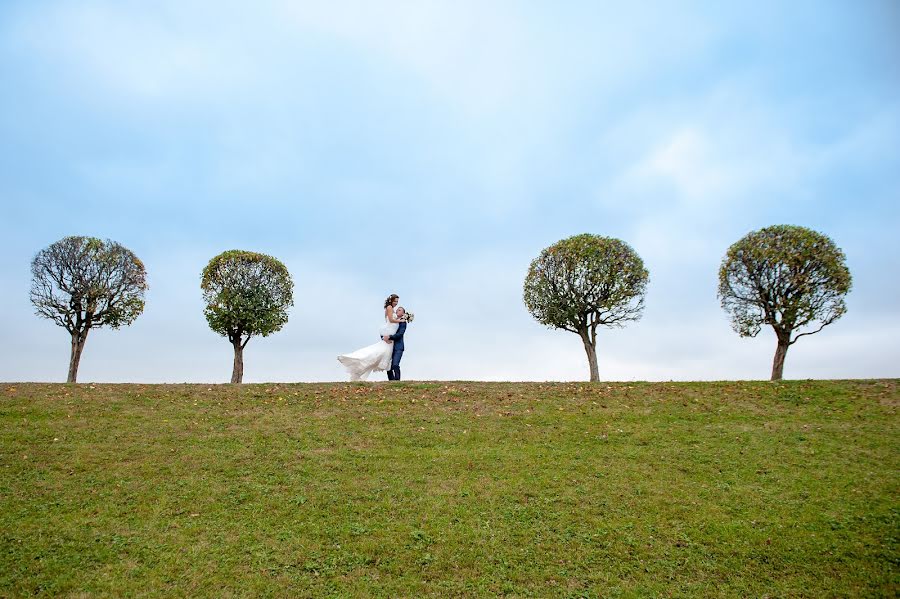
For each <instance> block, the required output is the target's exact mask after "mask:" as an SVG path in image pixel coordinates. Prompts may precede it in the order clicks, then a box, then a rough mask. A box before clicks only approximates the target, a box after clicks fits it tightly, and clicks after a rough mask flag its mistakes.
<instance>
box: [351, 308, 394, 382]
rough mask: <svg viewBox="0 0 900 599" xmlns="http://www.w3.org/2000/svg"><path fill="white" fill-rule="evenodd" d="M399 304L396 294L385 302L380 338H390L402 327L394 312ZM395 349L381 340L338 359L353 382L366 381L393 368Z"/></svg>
mask: <svg viewBox="0 0 900 599" xmlns="http://www.w3.org/2000/svg"><path fill="white" fill-rule="evenodd" d="M399 303H400V296H399V295H397V294H396V293H392V294H391V295H390V296H389V297H388V298H387V299H386V300H385V301H384V326H382V327H381V329H379V331H378V334H379V336H381V337H383V336H389V335H393V334H394V333H396V332H397V327H399V326H400V319H398V318H397V314H396V313H395V312H394V310H395V309H396V308H397V304H399ZM393 349H394V344H393V342H392V341H382V340H379V341H378V343H373V344H372V345H367V346H366V347H364V348H362V349H358V350H356V351H355V352H353V353H349V354H341V355H340V356H338V357H337V359H338V361H340V363H341V364H343V365H344V368H346V369H347V372H349V373H350V380H351V381H364V380H366V379H368V378H369V375H370V374H371V373H372V371H375V370H377V371H379V372H380V371H384V370H387V369H388V368H390V367H391V354H392V353H393Z"/></svg>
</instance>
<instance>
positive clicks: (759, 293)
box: [718, 225, 851, 381]
mask: <svg viewBox="0 0 900 599" xmlns="http://www.w3.org/2000/svg"><path fill="white" fill-rule="evenodd" d="M850 286H851V279H850V270H849V269H848V268H847V264H846V259H845V257H844V252H842V251H841V250H840V248H838V247H837V246H836V245H835V244H834V242H833V241H832V240H831V239H830V238H828V237H827V236H825V235H823V234H821V233H818V232H816V231H813V230H811V229H807V228H805V227H796V226H791V225H775V226H772V227H766V228H764V229H760V230H759V231H753V232H751V233H748V234H747V235H746V236H745V237H743V238H742V239H741V240H739V241H738V242H737V243H735V244H734V245H732V246H731V247H730V248H728V252H727V253H726V254H725V258H723V260H722V266H721V267H720V268H719V293H718V296H719V300H720V301H721V302H722V308H724V309H725V311H727V312H728V313H729V315H730V316H731V326H732V328H733V329H734V330H735V331H736V332H737V333H738V334H739V335H740V336H741V337H755V336H756V334H757V333H759V331H760V328H761V327H762V325H764V324H767V325H770V326H771V327H772V328H773V329H774V330H775V336H776V337H777V338H778V346H777V347H776V349H775V359H774V361H773V363H772V380H773V381H777V380H781V377H782V373H783V372H784V358H785V356H786V355H787V350H788V348H789V347H790V346H791V345H793V344H794V343H796V342H797V340H798V339H799V338H800V337H803V336H804V335H812V334H814V333H818V332H819V331H821V330H822V329H823V328H825V327H826V326H828V325H829V324H831V323H832V322H834V321H835V320H837V319H838V318H840V317H841V316H842V315H843V314H844V312H846V311H847V306H846V304H845V303H844V296H845V295H847V293H848V292H849V291H850ZM802 327H810V328H812V327H815V329H814V330H810V331H807V332H804V333H800V334H799V335H796V336H794V333H795V332H796V331H798V330H799V329H801V328H802Z"/></svg>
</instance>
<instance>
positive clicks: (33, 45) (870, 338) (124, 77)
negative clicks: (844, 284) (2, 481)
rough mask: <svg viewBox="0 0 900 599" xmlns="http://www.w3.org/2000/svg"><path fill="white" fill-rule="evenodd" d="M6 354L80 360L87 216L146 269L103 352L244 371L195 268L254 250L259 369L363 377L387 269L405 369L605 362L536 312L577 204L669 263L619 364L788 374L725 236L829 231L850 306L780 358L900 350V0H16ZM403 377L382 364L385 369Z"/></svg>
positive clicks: (6, 165)
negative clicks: (53, 294)
mask: <svg viewBox="0 0 900 599" xmlns="http://www.w3.org/2000/svg"><path fill="white" fill-rule="evenodd" d="M0 89H2V93H0V202H2V204H0V208H2V218H0V248H2V252H0V289H2V293H0V313H2V314H3V315H4V317H5V320H6V323H7V324H6V326H5V335H4V342H3V343H2V344H0V381H64V380H65V377H66V372H67V368H68V358H69V340H68V335H67V333H66V332H65V331H64V330H63V329H61V328H59V327H57V326H56V325H54V324H53V323H52V322H50V321H48V320H42V319H40V318H38V317H37V316H35V315H34V313H33V312H34V311H33V308H32V306H31V304H30V302H29V293H28V292H29V286H30V281H31V272H30V263H31V260H32V259H33V257H34V255H35V254H36V253H37V252H38V251H39V250H41V249H42V248H44V247H46V246H48V245H50V244H51V243H53V242H55V241H57V240H58V239H60V238H62V237H65V236H68V235H85V236H93V237H99V238H103V239H112V240H115V241H118V242H119V243H122V244H123V245H125V246H126V247H128V248H130V249H131V250H132V251H134V252H135V253H136V254H137V256H138V257H139V258H140V259H141V260H142V261H143V262H144V264H145V265H146V267H147V271H148V282H149V286H150V287H149V290H148V292H147V295H146V301H147V304H146V309H145V310H144V313H143V314H142V315H141V316H140V317H139V318H138V319H137V320H136V321H135V322H134V324H132V325H131V326H129V327H126V328H122V329H120V330H107V329H98V330H96V331H93V332H92V333H91V336H90V337H89V339H88V341H87V345H86V348H85V352H84V355H83V357H82V360H81V367H80V370H79V381H81V382H87V381H98V382H148V383H152V382H176V383H177V382H209V383H217V382H227V381H228V380H229V379H230V375H231V366H232V349H231V346H230V345H229V343H228V341H227V340H226V339H224V338H223V337H220V336H217V335H216V334H215V333H213V332H212V331H211V330H210V329H209V328H208V326H207V324H206V321H205V319H204V317H203V303H202V298H201V294H200V288H199V285H200V272H201V270H202V269H203V267H204V266H205V265H206V263H207V262H208V261H209V260H210V259H211V258H212V257H213V256H215V255H216V254H218V253H220V252H222V251H225V250H229V249H243V250H250V251H256V252H262V253H266V254H270V255H272V256H275V257H276V258H278V259H279V260H281V261H282V262H283V263H284V264H285V265H286V266H287V267H288V269H289V270H290V272H291V274H292V277H293V280H294V283H295V289H294V299H295V304H294V306H293V308H292V309H291V312H290V320H289V322H288V323H287V325H285V327H284V328H283V329H282V330H281V331H279V332H277V333H275V334H273V335H272V336H270V337H267V338H256V339H252V340H251V341H250V342H249V344H248V346H247V349H246V352H245V356H244V364H245V374H244V381H245V382H267V381H285V382H294V381H340V380H346V375H345V374H344V373H343V371H342V368H341V366H340V364H339V363H338V362H337V360H336V356H337V355H338V354H340V353H346V352H349V351H352V350H354V349H357V348H359V347H362V346H364V345H368V344H370V343H372V342H374V337H375V336H376V335H377V330H378V328H379V326H380V325H381V322H382V306H383V301H384V298H385V297H386V296H387V295H389V294H390V293H397V294H399V295H400V297H401V304H402V305H404V306H405V307H407V308H408V309H410V310H412V311H414V312H415V313H416V321H415V322H414V323H413V324H412V325H410V327H409V330H408V331H407V334H406V347H407V350H406V352H405V354H404V358H403V363H402V369H403V373H404V378H407V379H419V380H513V381H519V380H540V381H543V380H564V381H571V380H574V381H578V380H587V378H588V367H587V360H586V357H585V354H584V349H583V347H582V345H581V342H580V340H579V339H578V337H577V336H575V335H573V334H571V333H567V332H565V331H557V330H553V329H548V328H546V327H544V326H542V325H540V324H538V323H537V322H536V321H534V320H533V319H532V318H531V316H530V315H529V314H528V312H527V310H526V309H525V307H524V304H523V302H522V283H523V280H524V277H525V274H526V272H527V269H528V265H529V263H530V261H531V260H532V259H534V258H535V257H536V256H537V255H538V254H539V253H540V251H541V250H542V249H543V248H545V247H547V246H549V245H551V244H553V243H555V242H556V241H558V240H560V239H563V238H566V237H569V236H571V235H575V234H580V233H592V234H596V235H604V236H609V237H616V238H619V239H622V240H624V241H626V242H627V243H628V244H630V245H631V246H632V247H633V248H634V249H635V251H637V253H638V254H639V255H640V256H641V257H642V259H643V260H644V263H645V265H646V266H647V268H648V270H649V272H650V284H649V286H648V290H647V296H646V308H645V311H644V315H643V318H642V319H641V320H640V321H638V322H635V323H631V324H629V325H628V326H627V327H625V328H622V329H610V330H602V331H601V332H600V335H599V342H598V360H599V368H600V378H601V379H602V380H617V381H629V380H654V381H656V380H665V381H668V380H723V379H766V378H768V376H769V374H770V372H771V364H772V357H773V354H774V350H775V337H774V334H773V333H772V331H771V329H768V330H763V331H762V332H761V333H760V334H759V336H758V337H757V338H754V339H744V338H741V337H739V336H738V335H737V334H736V333H734V332H733V331H732V329H731V327H730V325H729V321H728V318H727V315H726V314H725V313H724V312H723V311H722V309H721V307H720V306H719V302H718V300H717V298H716V287H717V271H718V267H719V264H720V262H721V260H722V257H723V256H724V254H725V252H726V250H727V248H728V246H729V245H731V244H732V243H734V242H735V241H737V240H738V239H740V238H741V237H742V236H744V235H745V234H747V233H749V232H750V231H753V230H756V229H759V228H761V227H765V226H769V225H775V224H792V225H802V226H806V227H810V228H813V229H815V230H817V231H820V232H822V233H824V234H826V235H828V236H829V237H831V238H832V239H833V240H834V241H835V243H836V244H837V245H838V246H839V247H840V248H842V249H843V250H844V252H845V253H846V256H847V264H848V266H849V268H850V270H851V273H852V275H853V289H852V291H851V293H850V294H849V295H848V297H847V305H848V312H847V314H846V315H845V316H844V317H843V318H841V319H840V320H838V321H837V322H835V323H834V324H832V325H830V326H829V327H826V328H825V329H824V330H823V331H822V332H820V333H818V334H816V335H812V336H808V337H804V338H803V339H801V340H800V341H799V342H798V343H797V344H796V345H794V346H792V347H791V350H790V352H789V353H788V356H787V360H786V363H785V371H784V375H785V378H793V379H805V378H869V377H898V376H900V277H898V275H900V235H898V233H900V226H898V224H900V220H898V216H900V214H898V212H900V210H898V197H900V151H898V148H900V143H898V142H900V4H898V3H897V2H895V1H893V0H883V1H880V0H859V1H849V0H848V1H845V2H840V1H836V0H835V1H809V2H803V1H798V2H765V1H748V2H725V3H723V2H683V1H680V2H665V1H662V0H660V1H655V2H628V3H622V2H595V1H589V2H568V1H563V2H551V3H548V2H526V1H523V0H519V1H511V2H505V1H503V0H495V1H491V2H484V1H480V0H479V1H472V2H467V1H458V0H455V1H452V2H451V1H447V2H437V1H435V2H411V1H410V2H399V1H398V2H393V1H389V0H385V1H379V2H354V1H342V0H337V1H334V0H332V1H329V2H318V3H312V2H299V1H295V2H291V1H265V0H261V1H258V2H250V3H248V2H229V1H224V0H215V1H205V0H204V1H191V0H171V1H170V0H159V1H155V2H131V1H123V0H115V1H103V0H77V1H69V2H66V1H60V2H53V1H40V0H38V1H33V0H29V1H17V0H4V1H3V2H0ZM378 378H381V377H380V376H377V377H376V376H373V379H378Z"/></svg>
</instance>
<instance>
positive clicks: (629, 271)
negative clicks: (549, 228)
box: [524, 234, 649, 381]
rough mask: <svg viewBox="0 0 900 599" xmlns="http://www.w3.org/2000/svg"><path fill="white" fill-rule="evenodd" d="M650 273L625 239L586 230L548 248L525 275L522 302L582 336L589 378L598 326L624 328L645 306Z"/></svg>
mask: <svg viewBox="0 0 900 599" xmlns="http://www.w3.org/2000/svg"><path fill="white" fill-rule="evenodd" d="M648 280H649V273H648V272H647V269H646V268H644V262H643V261H642V260H641V258H640V256H638V255H637V253H636V252H635V251H634V250H633V249H631V246H629V245H628V244H627V243H625V242H624V241H621V240H619V239H613V238H610V237H601V236H599V235H590V234H582V235H575V236H574V237H569V238H568V239H563V240H562V241H559V242H557V243H555V244H554V245H552V246H550V247H548V248H546V249H544V250H543V251H542V252H541V254H540V256H538V257H537V258H535V259H534V260H533V261H532V262H531V266H530V268H529V269H528V275H527V276H526V277H525V287H524V300H525V306H526V307H527V308H528V311H529V312H530V313H531V315H532V316H533V317H534V318H535V319H536V320H537V321H538V322H540V323H541V324H544V325H547V326H549V327H552V328H556V329H562V330H564V331H569V332H572V333H576V334H578V336H579V337H581V341H582V343H583V344H584V351H585V353H586V354H587V358H588V364H589V366H590V370H591V380H592V381H597V380H599V379H600V375H599V371H598V369H597V327H599V326H605V327H622V326H624V325H625V323H626V322H629V321H633V320H638V319H639V318H640V317H641V312H642V311H643V308H644V294H645V293H646V289H647V282H648Z"/></svg>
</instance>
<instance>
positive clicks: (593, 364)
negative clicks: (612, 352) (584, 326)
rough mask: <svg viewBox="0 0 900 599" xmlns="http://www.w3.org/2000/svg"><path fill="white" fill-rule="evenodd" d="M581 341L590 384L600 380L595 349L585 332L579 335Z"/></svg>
mask: <svg viewBox="0 0 900 599" xmlns="http://www.w3.org/2000/svg"><path fill="white" fill-rule="evenodd" d="M579 335H580V336H581V341H582V342H583V343H584V352H585V353H586V354H587V359H588V366H590V368H591V382H596V381H599V380H600V371H599V370H598V369H597V348H596V347H594V344H593V343H591V338H590V336H589V335H588V332H587V331H584V332H583V333H579Z"/></svg>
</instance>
